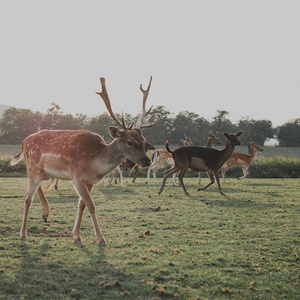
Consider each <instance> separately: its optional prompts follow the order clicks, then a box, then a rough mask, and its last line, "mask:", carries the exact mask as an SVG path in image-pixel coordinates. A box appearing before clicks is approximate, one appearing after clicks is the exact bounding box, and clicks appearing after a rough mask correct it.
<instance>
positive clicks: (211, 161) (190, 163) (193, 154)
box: [158, 131, 242, 196]
mask: <svg viewBox="0 0 300 300" xmlns="http://www.w3.org/2000/svg"><path fill="white" fill-rule="evenodd" d="M241 134H242V132H241V131H239V132H238V133H236V134H227V133H224V136H225V138H226V139H227V143H226V147H225V148H224V149H223V150H217V149H213V148H204V147H196V146H189V147H180V148H178V149H176V150H174V151H171V150H170V148H169V145H168V141H167V142H166V149H167V151H168V152H170V153H172V156H173V160H174V167H173V168H171V169H170V170H168V171H166V172H165V176H164V178H163V182H162V185H161V187H160V190H159V192H158V193H159V194H161V193H162V191H163V189H164V186H165V183H166V180H167V178H168V177H169V176H170V175H171V174H173V173H175V172H179V175H178V179H179V182H180V184H181V186H182V188H183V191H184V192H185V194H186V195H189V193H188V192H187V190H186V188H185V186H184V183H183V176H184V174H185V173H186V171H187V170H188V169H192V170H195V171H206V172H207V173H208V176H209V178H210V180H211V181H210V183H209V184H207V185H206V186H204V187H203V188H200V189H198V191H200V190H205V189H206V188H208V187H209V186H210V185H212V184H213V183H214V177H215V178H216V181H217V183H218V187H219V191H220V194H221V195H223V196H225V194H224V193H223V191H222V189H221V186H220V180H219V175H218V170H219V169H220V168H221V167H222V166H223V164H224V163H225V161H227V160H228V159H229V157H230V156H231V154H232V152H233V150H234V147H235V146H239V145H241V142H240V141H239V140H238V137H239V136H240V135H241Z"/></svg>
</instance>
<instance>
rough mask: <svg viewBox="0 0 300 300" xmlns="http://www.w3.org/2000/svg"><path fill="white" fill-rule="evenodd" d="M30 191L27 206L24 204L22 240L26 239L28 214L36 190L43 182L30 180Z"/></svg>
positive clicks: (26, 199)
mask: <svg viewBox="0 0 300 300" xmlns="http://www.w3.org/2000/svg"><path fill="white" fill-rule="evenodd" d="M28 181H29V182H28V189H27V193H26V198H25V204H24V215H23V222H22V227H21V230H20V238H21V239H26V236H27V234H26V225H27V219H28V213H29V208H30V205H31V203H32V198H33V195H34V194H35V192H36V189H37V188H38V187H39V185H40V182H41V180H40V179H38V178H36V179H35V180H33V179H30V178H28Z"/></svg>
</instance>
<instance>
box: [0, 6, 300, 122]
mask: <svg viewBox="0 0 300 300" xmlns="http://www.w3.org/2000/svg"><path fill="white" fill-rule="evenodd" d="M0 7H1V9H0V33H1V47H0V63H1V64H0V80H1V88H0V104H5V105H11V106H14V107H17V108H29V109H31V110H33V111H40V112H42V113H45V112H46V111H47V109H48V108H49V107H50V106H51V102H55V103H57V104H58V105H60V107H61V109H62V111H63V112H64V113H72V114H74V115H75V114H76V113H82V114H86V115H87V116H89V117H93V116H96V115H98V114H102V113H103V112H105V111H106V108H105V106H104V104H103V101H102V99H101V98H100V97H99V96H98V95H96V94H95V92H96V91H101V87H100V81H99V78H100V77H105V78H106V85H107V90H108V94H109V97H110V100H111V104H112V108H113V110H114V112H115V113H121V112H122V111H124V112H125V113H129V114H133V115H136V114H138V113H139V112H140V111H141V102H142V93H141V91H140V90H139V85H140V84H141V83H142V84H143V87H145V88H146V87H147V85H148V82H149V79H150V76H153V80H152V86H151V90H150V93H149V97H148V103H147V107H150V106H152V105H154V106H160V105H162V106H165V108H166V109H167V110H168V111H170V112H171V113H174V114H178V113H179V112H181V111H185V110H187V111H190V112H194V113H196V114H198V115H199V116H200V117H204V118H206V119H208V120H211V119H212V118H213V117H214V116H215V115H216V111H217V110H226V111H228V112H229V115H228V116H227V117H228V118H229V119H230V120H231V121H232V122H233V123H236V122H237V121H238V120H240V119H241V118H245V117H249V118H250V119H255V120H262V119H264V120H270V121H272V124H273V126H280V125H283V124H284V123H286V122H288V121H289V120H291V119H295V118H300V109H299V108H300V101H299V99H300V33H299V31H300V18H299V11H300V1H298V0H297V1H289V0H286V1H277V0H270V1H269V0H267V1H264V0H260V1H256V0H252V1H240V0H237V1H230V0H229V1H227V0H226V1H224V0H222V1H220V0H216V1H201V0H195V1H192V0H187V1H176V0H172V1H170V0H164V1H162V0H159V1H158V0H151V1H143V0H126V1H124V0H122V1H118V0H115V1H101V0H98V1H77V0H72V1H69V0H64V1H57V0H51V1H31V0H27V1H20V0H16V1H2V2H1V6H0Z"/></svg>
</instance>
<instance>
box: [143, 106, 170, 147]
mask: <svg viewBox="0 0 300 300" xmlns="http://www.w3.org/2000/svg"><path fill="white" fill-rule="evenodd" d="M169 115H170V112H169V111H168V110H166V109H165V107H164V106H158V107H156V108H154V109H153V110H152V111H151V112H150V113H149V116H148V117H147V118H146V119H145V121H144V124H151V123H153V122H155V125H154V126H152V127H150V128H146V129H144V130H143V135H144V137H145V138H146V140H147V141H148V142H149V143H151V144H156V145H164V144H165V143H166V140H167V139H169V137H170V134H171V132H172V128H173V121H172V119H171V118H169Z"/></svg>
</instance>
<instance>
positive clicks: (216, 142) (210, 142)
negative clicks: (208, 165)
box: [198, 132, 221, 185]
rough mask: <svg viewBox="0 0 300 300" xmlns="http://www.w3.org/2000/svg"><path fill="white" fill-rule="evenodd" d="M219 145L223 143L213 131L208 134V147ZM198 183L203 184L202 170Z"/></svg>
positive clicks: (199, 173)
mask: <svg viewBox="0 0 300 300" xmlns="http://www.w3.org/2000/svg"><path fill="white" fill-rule="evenodd" d="M214 145H215V146H219V145H221V142H220V141H219V140H218V138H217V137H216V136H215V135H214V134H213V133H212V132H210V133H209V135H208V140H207V145H206V148H212V146H214ZM198 175H199V176H198V178H199V180H198V183H199V185H202V184H201V172H198Z"/></svg>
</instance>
